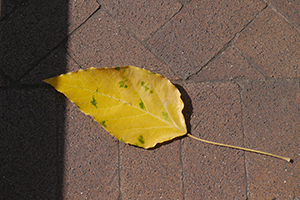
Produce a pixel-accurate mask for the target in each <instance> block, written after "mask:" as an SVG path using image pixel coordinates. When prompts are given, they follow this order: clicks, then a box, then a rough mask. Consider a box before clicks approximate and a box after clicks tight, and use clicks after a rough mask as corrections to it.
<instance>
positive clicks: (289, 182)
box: [242, 80, 300, 199]
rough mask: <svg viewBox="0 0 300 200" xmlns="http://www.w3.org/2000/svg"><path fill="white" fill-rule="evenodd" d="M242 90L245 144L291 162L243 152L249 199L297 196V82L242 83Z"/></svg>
mask: <svg viewBox="0 0 300 200" xmlns="http://www.w3.org/2000/svg"><path fill="white" fill-rule="evenodd" d="M243 87H244V88H243V91H242V101H243V113H244V129H245V146H246V147H249V148H254V149H257V150H261V151H266V152H269V153H274V154H277V155H281V156H286V157H291V158H293V159H294V160H295V162H294V163H287V162H286V161H283V160H279V159H276V158H272V157H269V156H263V155H258V154H252V153H246V164H247V165H246V167H247V174H248V184H249V185H248V187H249V194H250V196H249V197H250V199H297V198H299V197H300V183H299V177H300V166H299V155H300V154H299V149H300V139H299V130H300V123H299V118H300V113H299V110H300V106H299V103H298V100H297V94H299V91H300V90H299V83H298V82H294V81H285V80H280V81H278V80H277V81H267V82H260V81H257V82H252V83H251V82H250V83H244V86H243Z"/></svg>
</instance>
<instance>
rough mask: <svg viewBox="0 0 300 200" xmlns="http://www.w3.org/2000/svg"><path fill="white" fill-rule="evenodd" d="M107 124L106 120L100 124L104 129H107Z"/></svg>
mask: <svg viewBox="0 0 300 200" xmlns="http://www.w3.org/2000/svg"><path fill="white" fill-rule="evenodd" d="M106 122H107V121H106V120H103V121H102V122H100V124H101V125H102V126H103V127H105V128H107V125H106V124H105V123H106Z"/></svg>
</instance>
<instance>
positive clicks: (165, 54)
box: [147, 0, 265, 78]
mask: <svg viewBox="0 0 300 200" xmlns="http://www.w3.org/2000/svg"><path fill="white" fill-rule="evenodd" d="M264 7H265V3H263V2H262V1H258V0H252V1H247V2H245V1H243V2H240V1H229V0H226V1H208V0H207V1H191V2H190V3H189V4H187V6H185V7H184V8H183V9H182V10H181V11H180V13H178V14H177V15H176V16H175V17H174V18H172V19H171V20H170V21H169V22H168V23H167V24H166V25H165V26H164V27H163V28H161V29H160V30H159V31H158V32H157V33H156V34H155V35H154V36H153V37H152V38H150V39H149V41H148V43H147V44H148V45H149V47H150V48H152V49H153V51H154V53H155V54H156V55H157V56H159V57H161V58H162V59H164V60H165V62H167V63H168V64H169V66H170V67H171V69H172V70H173V71H174V72H175V73H176V74H177V75H179V76H181V77H183V78H187V77H188V76H190V75H192V74H194V73H196V72H197V71H199V70H200V69H201V67H203V65H204V64H205V63H207V62H208V61H209V60H210V59H211V58H212V57H213V56H214V55H216V53H217V52H218V51H220V50H221V49H222V48H223V47H224V45H225V44H227V43H228V42H229V41H230V40H231V39H232V38H234V36H235V34H236V33H238V32H239V31H241V30H242V29H243V28H244V26H245V25H246V24H248V23H249V22H250V21H251V20H252V19H253V18H254V17H255V16H256V15H257V14H258V13H259V12H260V11H261V10H262V9H263V8H264Z"/></svg>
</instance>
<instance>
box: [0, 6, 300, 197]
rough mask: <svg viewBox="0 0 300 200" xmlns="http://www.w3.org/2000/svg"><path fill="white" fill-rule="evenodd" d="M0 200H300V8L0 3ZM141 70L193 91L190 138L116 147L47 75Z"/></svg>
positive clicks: (189, 94) (188, 104)
mask: <svg viewBox="0 0 300 200" xmlns="http://www.w3.org/2000/svg"><path fill="white" fill-rule="evenodd" d="M0 7H1V17H0V20H1V21H0V54H1V57H0V95H1V98H0V102H1V106H0V107H1V109H0V121H1V123H0V130H1V136H0V147H1V148H0V149H1V150H0V152H1V153H0V160H1V165H0V166H1V168H0V172H1V176H0V179H1V181H0V199H119V200H125V199H272V200H275V199H291V200H296V199H300V166H299V158H300V152H299V149H300V139H299V130H300V123H299V118H300V88H299V82H300V79H299V78H300V68H299V63H300V62H299V61H300V53H299V52H300V46H299V43H300V33H299V31H300V25H299V19H300V15H299V13H300V3H299V1H291V0H244V1H230V0H223V1H221V0H218V1H212V0H204V1H197V0H157V1H146V0H140V1H132V0H123V1H117V0H94V1H84V0H72V1H69V2H68V1H64V2H63V1H58V0H53V1H47V2H45V3H43V2H41V1H36V0H2V1H0ZM124 65H134V66H137V67H143V68H146V69H148V70H151V71H153V72H157V73H160V74H162V75H164V76H165V77H167V78H169V79H170V80H171V81H172V82H173V83H174V84H176V86H177V87H178V88H179V89H180V91H181V92H182V99H183V100H184V103H185V109H184V115H185V117H186V121H187V126H188V130H189V132H190V133H191V134H193V135H195V136H199V137H201V138H203V139H208V140H211V141H215V142H222V143H226V144H232V145H238V146H244V147H248V148H254V149H257V150H262V151H267V152H271V153H275V154H279V155H283V156H287V157H291V158H293V160H294V162H293V163H287V162H285V161H282V160H278V159H275V158H271V157H267V156H262V155H258V154H253V153H245V152H243V151H238V150H233V149H228V148H224V147H217V146H212V145H208V144H204V143H201V142H198V141H194V140H192V139H190V138H187V137H181V138H177V139H175V140H172V141H170V142H166V143H164V144H160V145H158V146H157V147H155V148H154V149H151V150H144V149H140V148H136V147H133V146H130V145H127V144H124V143H121V142H119V141H117V140H116V139H115V138H114V137H112V136H111V135H109V134H108V133H107V132H106V131H105V130H104V129H102V128H101V126H100V125H99V124H98V123H96V122H95V121H94V120H93V119H92V117H90V116H86V115H84V114H83V113H81V112H80V111H79V109H78V108H77V107H76V106H75V105H74V104H72V103H71V102H69V101H68V100H66V98H65V97H64V96H63V95H62V94H60V93H58V92H56V91H55V90H54V89H53V88H52V87H51V86H49V85H46V84H44V83H42V82H41V80H43V79H45V78H49V77H53V76H56V75H59V74H61V73H65V72H69V71H75V70H78V69H85V68H89V67H99V68H100V67H114V66H124Z"/></svg>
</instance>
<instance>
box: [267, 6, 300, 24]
mask: <svg viewBox="0 0 300 200" xmlns="http://www.w3.org/2000/svg"><path fill="white" fill-rule="evenodd" d="M268 2H269V3H270V4H271V5H272V6H273V7H274V8H275V9H276V10H277V11H278V12H279V13H280V14H282V15H283V16H284V17H285V18H286V19H287V20H288V21H289V22H291V23H292V24H293V25H294V26H295V27H297V28H298V29H299V28H300V2H299V1H293V0H285V1H282V0H268Z"/></svg>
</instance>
